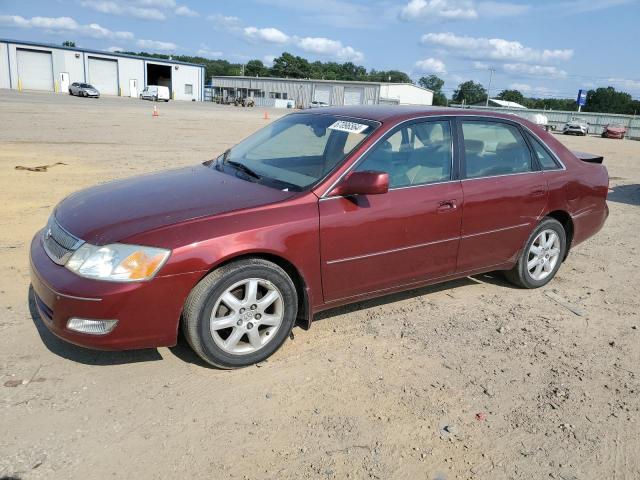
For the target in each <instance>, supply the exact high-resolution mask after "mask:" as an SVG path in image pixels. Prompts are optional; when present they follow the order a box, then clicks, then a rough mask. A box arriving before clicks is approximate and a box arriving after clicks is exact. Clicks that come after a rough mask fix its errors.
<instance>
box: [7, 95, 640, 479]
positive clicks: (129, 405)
mask: <svg viewBox="0 0 640 480" xmlns="http://www.w3.org/2000/svg"><path fill="white" fill-rule="evenodd" d="M152 107H153V104H152V103H150V102H144V101H138V100H131V99H120V98H101V99H99V100H92V99H81V98H76V97H68V96H66V95H57V96H56V95H51V94H36V93H29V94H26V93H25V94H18V93H16V92H10V91H0V125H1V126H2V128H0V172H1V173H0V202H1V204H2V210H3V211H2V215H1V216H0V306H1V310H0V426H1V428H0V431H1V435H0V478H2V477H3V476H10V477H12V478H13V477H17V478H23V479H39V478H42V479H54V478H64V479H76V478H77V479H103V478H109V477H110V478H183V477H186V478H193V479H199V478H203V479H204V478H207V479H211V478H215V479H222V478H232V479H245V478H246V479H263V478H273V479H279V480H280V479H305V478H326V479H332V478H336V479H344V478H354V479H359V478H377V479H391V478H411V479H430V480H431V479H434V480H435V479H439V480H444V479H454V478H460V479H465V478H474V479H503V478H504V479H544V478H554V479H564V480H571V479H617V480H620V479H628V480H631V479H637V478H640V456H639V455H638V450H640V400H639V392H640V382H639V379H640V377H639V375H640V330H639V328H640V327H639V326H640V314H639V312H640V288H639V286H638V285H639V280H640V274H639V273H638V272H639V271H640V270H639V269H640V142H635V141H629V140H625V141H619V140H605V139H601V138H595V137H588V138H580V137H562V140H563V141H564V142H565V143H566V144H568V145H569V146H570V147H572V148H575V149H579V150H583V151H590V152H594V153H602V154H604V155H605V164H606V165H607V167H608V168H609V174H610V175H611V187H612V190H611V192H610V201H609V206H610V209H611V215H610V217H609V220H608V222H607V225H606V226H605V228H604V229H603V231H602V232H600V233H599V234H598V235H597V236H596V237H595V238H593V239H591V240H589V241H587V242H586V243H584V244H583V245H581V246H579V247H577V248H576V249H575V250H574V251H572V253H571V254H570V256H569V258H568V260H567V262H566V263H565V264H564V265H563V267H562V268H561V269H560V272H559V275H558V277H557V278H556V279H555V280H554V281H553V282H552V283H551V284H549V285H548V286H547V287H545V288H543V289H541V290H535V291H524V290H519V289H515V288H513V287H511V286H510V285H508V284H506V283H505V282H503V281H502V280H501V279H499V278H495V277H492V276H487V275H485V276H479V277H474V278H467V279H463V280H458V281H454V282H449V283H446V284H444V285H438V286H434V287H428V288H423V289H419V290H414V291H411V292H407V293H402V294H397V295H391V296H387V297H384V298H381V299H378V300H374V301H368V302H364V303H359V304H356V305H352V306H349V307H345V308H340V309H336V310H333V311H330V312H326V313H323V314H322V315H320V316H319V317H318V318H317V320H318V321H317V322H316V323H315V324H314V325H313V326H312V328H311V330H309V331H303V330H301V329H296V330H295V331H294V333H295V339H294V340H293V341H288V342H287V343H286V344H285V346H284V347H283V348H282V349H281V350H280V351H279V352H278V353H277V354H276V355H275V356H274V357H273V358H272V359H270V360H269V361H268V362H266V363H264V364H262V365H260V366H258V367H251V368H247V369H244V370H239V371H232V372H226V371H219V370H215V369H211V368H207V367H206V366H205V365H204V364H203V363H202V362H201V361H199V359H198V358H197V357H196V356H195V355H194V354H193V353H191V351H190V350H189V349H188V347H187V346H186V345H185V344H184V343H181V344H179V345H178V346H177V347H175V348H170V349H167V348H161V349H157V350H144V351H134V352H122V353H119V352H94V351H90V350H84V349H81V348H78V347H74V346H71V345H67V344H65V343H63V342H62V341H59V340H57V339H56V338H55V337H53V336H52V335H51V334H49V333H48V332H47V331H46V329H45V328H44V327H43V326H42V325H41V323H40V320H39V319H38V318H37V315H35V316H34V315H32V313H31V312H32V311H33V306H32V305H30V304H29V297H28V290H29V277H28V268H27V266H28V252H27V248H28V244H29V241H30V238H31V236H32V235H33V233H34V232H35V231H36V230H38V229H39V228H41V226H42V225H44V223H45V221H46V219H47V217H48V215H49V214H50V212H51V210H52V207H53V206H54V205H55V204H56V203H57V202H58V201H59V200H60V199H62V198H63V197H64V196H65V195H67V194H69V193H71V192H73V191H74V190H77V189H79V188H82V187H86V186H89V185H93V184H96V183H100V182H104V181H106V180H111V179H115V178H121V177H126V176H130V175H134V174H138V173H143V172H148V171H155V170H160V169H164V168H169V167H177V166H183V165H190V164H193V163H196V162H200V161H203V160H206V159H209V158H211V157H213V156H214V155H215V154H217V153H219V152H221V151H223V150H224V149H225V148H226V147H228V146H230V145H232V144H234V143H235V142H236V141H238V140H240V139H241V138H243V137H244V136H246V135H247V134H248V133H250V132H252V131H253V130H255V129H257V128H259V127H260V126H262V125H264V124H265V123H266V122H267V121H268V120H265V119H263V112H264V110H262V109H258V108H253V109H242V108H234V107H230V106H216V105H212V104H201V103H193V104H191V103H180V102H170V103H168V104H160V105H159V110H160V116H159V118H152V116H151V112H152ZM283 113H284V112H282V111H279V112H278V111H275V110H272V111H269V115H270V118H275V117H277V116H279V115H282V114H283ZM55 162H63V163H65V164H66V165H58V166H55V167H52V168H51V169H50V170H49V171H47V172H44V173H36V172H30V171H19V170H15V169H14V167H15V166H17V165H22V166H36V165H45V164H53V163H55ZM572 310H573V311H572Z"/></svg>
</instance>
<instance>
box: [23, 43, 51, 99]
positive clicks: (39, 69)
mask: <svg viewBox="0 0 640 480" xmlns="http://www.w3.org/2000/svg"><path fill="white" fill-rule="evenodd" d="M16 55H17V57H18V78H19V79H20V82H21V83H22V88H24V89H27V90H50V91H51V90H53V62H52V60H51V52H39V51H36V50H22V49H17V50H16Z"/></svg>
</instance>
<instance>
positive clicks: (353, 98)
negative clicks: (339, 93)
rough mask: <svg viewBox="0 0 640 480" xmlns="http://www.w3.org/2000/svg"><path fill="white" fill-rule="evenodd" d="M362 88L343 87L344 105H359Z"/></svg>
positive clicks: (362, 94)
mask: <svg viewBox="0 0 640 480" xmlns="http://www.w3.org/2000/svg"><path fill="white" fill-rule="evenodd" d="M363 96H364V90H363V89H362V88H354V87H346V88H345V89H344V104H345V105H361V104H362V97H363Z"/></svg>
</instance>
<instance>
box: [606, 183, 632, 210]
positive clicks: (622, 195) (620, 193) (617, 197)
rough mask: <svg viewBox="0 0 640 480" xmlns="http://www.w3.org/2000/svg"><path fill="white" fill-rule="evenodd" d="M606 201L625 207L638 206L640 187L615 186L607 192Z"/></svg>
mask: <svg viewBox="0 0 640 480" xmlns="http://www.w3.org/2000/svg"><path fill="white" fill-rule="evenodd" d="M607 200H608V201H611V202H617V203H626V204H627V205H636V206H638V205H640V185H638V184H632V185H617V186H615V187H612V188H611V189H610V190H609V195H608V196H607Z"/></svg>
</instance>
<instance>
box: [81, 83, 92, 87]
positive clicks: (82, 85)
mask: <svg viewBox="0 0 640 480" xmlns="http://www.w3.org/2000/svg"><path fill="white" fill-rule="evenodd" d="M80 86H81V87H82V88H93V85H90V84H88V83H81V84H80Z"/></svg>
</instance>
